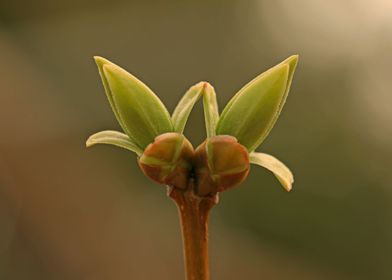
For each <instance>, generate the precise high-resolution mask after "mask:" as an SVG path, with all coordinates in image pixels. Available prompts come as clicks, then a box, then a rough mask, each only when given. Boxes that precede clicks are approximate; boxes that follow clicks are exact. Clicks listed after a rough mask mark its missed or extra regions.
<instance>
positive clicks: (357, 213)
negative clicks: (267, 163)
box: [0, 0, 392, 280]
mask: <svg viewBox="0 0 392 280" xmlns="http://www.w3.org/2000/svg"><path fill="white" fill-rule="evenodd" d="M391 49H392V4H391V1H388V0H373V1H365V0H364V1H352V0H351V1H338V0H332V1H310V0H299V1H290V0H277V1H262V0H261V1H256V0H249V1H155V2H154V1H101V0H100V1H92V0H89V1H76V0H68V1H62V0H51V1H48V0H35V1H3V0H2V1H0V58H1V63H0V279H5V280H8V279H11V280H24V279H26V280H27V279H28V280H34V279H40V280H49V279H53V280H68V279H69V280H71V279H72V280H85V279H92V280H93V279H94V280H100V279H113V280H117V279H118V280H122V279H161V280H166V279H168V280H169V279H170V280H172V279H183V264H182V251H181V237H180V232H179V224H178V219H177V210H176V208H175V205H174V204H173V203H172V201H170V200H169V199H168V198H167V197H166V195H165V192H166V190H165V188H164V187H163V186H159V185H156V184H155V183H153V182H150V181H149V180H148V179H147V178H145V177H144V176H143V175H142V173H141V171H140V170H139V169H138V167H137V164H136V158H135V156H134V155H133V154H130V153H129V152H127V151H126V150H121V149H118V148H115V147H111V146H97V147H94V148H91V149H88V150H87V149H85V147H84V142H85V140H86V138H87V137H88V135H90V134H91V133H94V132H96V131H99V130H103V129H118V125H117V123H116V120H115V118H114V115H113V114H112V112H111V111H110V107H109V104H108V102H107V100H106V99H105V95H104V90H103V87H102V85H101V82H100V79H99V76H98V73H97V69H96V67H95V65H94V62H93V60H92V56H93V55H101V56H104V57H106V58H108V59H110V60H112V61H114V62H116V63H118V64H119V65H121V66H123V67H124V68H126V69H127V70H128V71H130V72H131V73H133V74H134V75H136V76H137V77H139V78H140V79H141V80H142V81H144V82H145V83H146V84H148V85H149V86H150V87H151V88H152V89H153V90H154V91H155V92H156V93H157V94H158V95H159V96H160V98H161V99H162V100H163V101H164V103H165V104H166V105H167V107H168V109H169V110H170V111H172V110H173V109H174V107H175V105H176V103H177V101H178V100H179V99H180V97H181V96H182V94H183V93H184V92H185V91H186V90H187V89H188V88H189V87H190V86H191V85H193V84H195V83H196V82H199V81H201V80H206V81H209V82H210V83H211V84H213V85H214V86H215V89H216V91H217V95H218V99H219V105H220V108H221V109H222V108H223V107H224V104H226V102H227V101H228V100H229V99H230V97H231V96H232V95H233V94H234V93H235V92H236V91H237V90H238V89H240V88H241V87H242V85H244V84H245V83H247V82H248V81H249V80H251V79H252V78H253V77H255V76H256V75H257V74H259V73H261V72H262V71H264V70H265V69H267V68H269V67H271V66H273V65H275V64H276V63H278V62H280V61H281V60H283V59H285V58H286V57H288V56H289V55H291V54H299V55H300V63H299V66H298V68H297V72H296V75H295V78H294V81H293V86H292V89H291V92H290V94H289V98H288V101H287V103H286V106H285V108H284V110H283V113H282V115H281V117H280V119H279V121H278V123H277V125H276V126H275V128H274V129H273V130H272V133H271V134H270V136H269V137H268V139H267V140H266V141H265V142H264V144H263V145H262V146H261V147H260V149H259V150H260V151H264V152H267V153H270V154H273V155H275V156H277V157H278V158H279V159H281V160H282V161H284V162H285V163H286V164H287V165H288V166H289V167H290V168H291V169H292V170H293V172H294V174H295V184H294V190H293V191H292V192H291V193H286V192H285V191H284V190H283V188H281V187H280V185H279V183H278V182H277V180H276V179H275V178H274V177H273V176H272V175H271V174H270V173H269V172H268V171H266V170H263V169H261V168H258V167H256V166H255V167H253V168H252V171H251V174H250V176H249V178H248V180H247V181H246V182H245V183H244V184H243V185H242V186H241V187H239V188H237V189H234V190H232V191H230V192H227V193H223V194H221V196H220V203H219V205H218V206H217V207H216V208H215V209H214V210H213V212H212V216H211V225H210V239H211V246H210V252H211V266H212V279H227V280H231V279H257V280H258V279H274V280H275V279H283V280H285V279H291V280H294V279H298V280H308V279H309V280H313V279H337V280H343V279H344V280H348V279H356V280H363V279H378V280H384V279H385V280H387V279H392V265H391V262H392V188H391V187H392V185H391V181H392V172H391V167H392V146H391V144H390V143H392V125H391V124H392V110H391V104H392V91H391V86H392V83H391V67H392V55H391ZM239 117H241V116H239ZM186 135H187V136H188V137H189V138H190V139H191V140H192V142H193V143H194V145H197V144H199V143H200V142H201V141H202V140H203V138H204V137H205V132H204V123H203V114H202V108H201V106H200V104H199V105H198V106H196V108H195V110H194V111H193V113H192V115H191V117H190V120H189V123H188V126H187V128H186Z"/></svg>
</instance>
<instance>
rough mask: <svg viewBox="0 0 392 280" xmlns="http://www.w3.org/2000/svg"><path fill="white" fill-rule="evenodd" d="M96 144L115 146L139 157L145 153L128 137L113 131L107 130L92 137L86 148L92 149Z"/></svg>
mask: <svg viewBox="0 0 392 280" xmlns="http://www.w3.org/2000/svg"><path fill="white" fill-rule="evenodd" d="M95 144H109V145H114V146H117V147H120V148H124V149H127V150H130V151H132V152H135V153H136V154H137V155H138V156H140V155H141V154H142V153H143V150H142V149H140V148H139V147H138V146H137V145H136V144H135V143H134V142H133V141H132V140H131V139H130V138H129V137H128V135H126V134H124V133H121V132H118V131H113V130H105V131H101V132H97V133H95V134H93V135H91V136H90V137H89V138H88V139H87V141H86V147H91V146H94V145H95Z"/></svg>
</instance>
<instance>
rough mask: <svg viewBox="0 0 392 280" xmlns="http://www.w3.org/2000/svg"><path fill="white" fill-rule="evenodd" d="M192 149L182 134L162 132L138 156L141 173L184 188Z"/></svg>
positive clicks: (189, 170)
mask: <svg viewBox="0 0 392 280" xmlns="http://www.w3.org/2000/svg"><path fill="white" fill-rule="evenodd" d="M193 155H194V150H193V146H192V144H191V143H190V142H189V141H188V139H186V138H185V136H184V135H182V134H179V133H174V132H169V133H164V134H162V135H159V136H158V137H156V138H155V140H154V142H153V143H151V144H149V145H148V146H147V148H146V149H145V150H144V152H143V154H142V156H141V157H140V158H139V160H138V162H139V166H140V168H141V169H142V171H143V173H144V174H145V175H146V176H147V177H149V178H151V179H152V180H154V181H156V182H158V183H160V184H166V185H169V186H173V187H176V188H180V189H185V188H186V187H187V185H188V180H189V177H190V172H191V170H192V159H193Z"/></svg>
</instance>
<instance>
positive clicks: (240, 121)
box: [216, 64, 289, 151]
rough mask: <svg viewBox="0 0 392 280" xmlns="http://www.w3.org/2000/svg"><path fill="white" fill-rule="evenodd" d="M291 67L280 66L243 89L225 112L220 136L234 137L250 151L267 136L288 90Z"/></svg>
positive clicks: (218, 130) (218, 129)
mask: <svg viewBox="0 0 392 280" xmlns="http://www.w3.org/2000/svg"><path fill="white" fill-rule="evenodd" d="M288 74H289V65H288V64H281V65H278V66H275V67H274V68H273V69H271V70H269V71H268V73H266V74H261V75H260V76H259V77H257V78H256V79H254V80H253V81H252V82H250V83H249V84H247V85H246V86H244V87H243V88H242V89H241V90H240V91H239V92H238V93H237V94H236V95H235V96H234V97H233V100H232V101H230V102H229V104H228V106H227V108H225V109H224V111H223V112H222V115H221V117H220V119H219V122H218V125H217V131H216V132H217V134H218V135H224V134H227V135H232V136H234V137H236V138H237V139H238V141H239V142H240V143H241V144H242V145H244V146H245V147H246V148H247V149H248V150H249V151H254V150H255V149H256V148H257V147H258V146H259V145H260V144H261V142H262V141H263V140H264V139H265V138H266V137H267V134H268V132H269V131H270V129H271V127H272V126H273V124H274V122H275V120H276V118H277V117H276V115H279V113H280V112H279V109H280V106H281V102H282V99H284V94H285V91H286V86H287V80H288Z"/></svg>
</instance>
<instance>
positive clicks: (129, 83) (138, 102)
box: [102, 63, 173, 149]
mask: <svg viewBox="0 0 392 280" xmlns="http://www.w3.org/2000/svg"><path fill="white" fill-rule="evenodd" d="M102 69H103V76H104V78H105V79H104V80H105V81H106V83H107V85H108V86H109V89H110V91H109V92H110V95H111V98H112V102H113V107H114V112H115V113H116V112H117V113H116V114H118V118H119V119H120V122H121V123H122V127H123V128H124V130H125V132H126V133H127V134H128V136H129V137H130V138H131V139H132V140H133V141H134V142H135V143H136V144H137V145H138V146H139V147H140V148H141V149H144V148H145V147H146V146H147V145H148V144H150V143H152V142H153V141H154V138H155V137H156V136H158V135H160V134H162V133H166V132H171V131H173V126H172V123H171V120H170V115H169V113H168V111H167V110H166V108H165V106H164V105H163V103H162V102H161V101H160V99H159V98H158V97H157V96H156V95H155V94H154V93H153V92H152V91H151V89H149V88H148V87H147V86H146V85H145V84H143V83H142V82H141V81H139V80H138V79H137V78H135V77H134V76H132V75H131V74H129V73H128V72H127V71H125V70H124V69H122V68H120V67H119V66H117V65H115V64H112V63H106V64H103V66H102ZM104 84H105V82H104Z"/></svg>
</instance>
